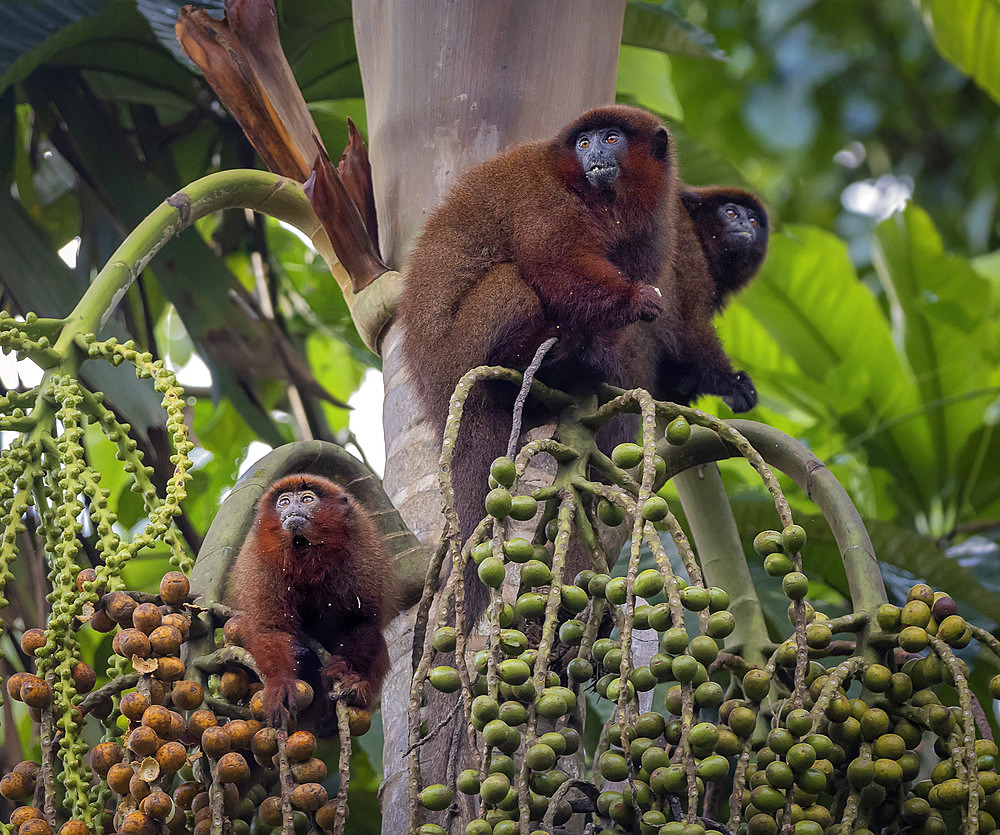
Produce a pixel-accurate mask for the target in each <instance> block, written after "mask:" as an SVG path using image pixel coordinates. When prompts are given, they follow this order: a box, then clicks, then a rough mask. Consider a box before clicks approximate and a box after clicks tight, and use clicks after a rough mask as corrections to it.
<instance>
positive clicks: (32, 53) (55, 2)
mask: <svg viewBox="0 0 1000 835" xmlns="http://www.w3.org/2000/svg"><path fill="white" fill-rule="evenodd" d="M0 33H2V35H0V91H3V90H5V89H6V88H7V87H9V86H10V85H11V84H15V83H17V82H18V81H21V80H23V79H24V78H26V77H27V76H28V75H29V74H31V73H32V72H33V71H34V70H35V69H36V68H37V67H39V66H40V65H42V64H44V63H46V62H48V61H49V60H51V59H52V58H53V56H55V55H58V54H59V53H60V52H62V51H63V50H66V49H69V48H70V47H73V46H76V45H77V44H80V43H84V42H86V41H92V40H96V39H103V40H105V41H106V42H107V41H115V40H117V39H118V38H123V39H126V40H127V39H129V38H149V27H148V26H147V25H146V22H145V21H144V20H143V19H142V17H140V16H139V15H138V14H137V13H136V10H135V5H134V4H133V3H129V2H123V0H14V2H9V3H4V4H3V5H0Z"/></svg>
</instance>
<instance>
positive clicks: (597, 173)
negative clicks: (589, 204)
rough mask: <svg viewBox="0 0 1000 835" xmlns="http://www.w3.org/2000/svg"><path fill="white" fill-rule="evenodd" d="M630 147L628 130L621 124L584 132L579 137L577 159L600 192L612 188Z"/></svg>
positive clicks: (591, 182)
mask: <svg viewBox="0 0 1000 835" xmlns="http://www.w3.org/2000/svg"><path fill="white" fill-rule="evenodd" d="M627 148H628V140H627V139H626V138H625V133H624V131H622V129H621V128H620V127H618V126H617V125H610V126H608V127H603V128H594V129H593V130H584V131H580V133H578V134H577V136H576V158H577V159H578V160H579V162H580V167H581V168H583V173H584V175H585V176H586V178H587V182H588V183H590V184H591V185H592V186H593V187H594V188H596V189H598V190H600V191H611V190H612V189H613V188H614V185H615V182H616V181H617V180H618V175H619V173H620V171H621V161H622V159H623V158H624V156H625V151H626V150H627Z"/></svg>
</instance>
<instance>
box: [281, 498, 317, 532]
mask: <svg viewBox="0 0 1000 835" xmlns="http://www.w3.org/2000/svg"><path fill="white" fill-rule="evenodd" d="M274 506H275V509H276V510H277V511H278V519H280V520H281V527H283V528H284V529H285V530H286V531H288V532H289V533H291V534H293V535H295V534H300V533H302V531H304V530H305V529H306V528H308V527H309V525H311V524H312V521H313V514H314V513H315V512H316V510H317V509H318V507H319V497H318V496H317V495H316V494H315V493H314V492H313V491H312V490H289V491H287V492H285V493H281V494H279V496H278V499H277V501H276V502H275V503H274Z"/></svg>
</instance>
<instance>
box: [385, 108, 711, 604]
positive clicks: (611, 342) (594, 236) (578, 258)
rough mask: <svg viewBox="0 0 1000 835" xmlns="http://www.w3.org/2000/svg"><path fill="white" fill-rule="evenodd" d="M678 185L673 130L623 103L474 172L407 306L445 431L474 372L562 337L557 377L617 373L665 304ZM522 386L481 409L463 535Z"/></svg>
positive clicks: (422, 262) (545, 373)
mask: <svg viewBox="0 0 1000 835" xmlns="http://www.w3.org/2000/svg"><path fill="white" fill-rule="evenodd" d="M676 183H677V175H676V166H675V163H674V157H673V149H672V140H671V137H670V134H669V133H668V131H667V129H666V128H665V127H664V126H663V125H661V124H660V123H659V121H658V120H657V119H655V118H654V117H653V116H651V115H650V114H648V113H646V112H644V111H642V110H637V109H635V108H632V107H623V106H613V107H601V108H598V109H596V110H591V111H589V112H587V113H584V114H583V115H582V116H580V118H578V119H576V120H575V121H574V122H572V123H571V124H570V125H568V126H567V127H566V128H564V129H563V130H562V131H560V133H559V135H558V136H556V137H555V138H554V139H551V140H548V141H545V142H536V143H533V144H528V145H521V146H519V147H516V148H513V149H512V150H510V151H507V152H506V153H503V154H500V155H499V156H497V157H494V158H493V159H490V160H487V161H486V162H484V163H482V164H480V165H479V166H477V167H475V168H472V169H471V170H469V171H467V172H465V173H464V174H463V175H462V176H461V177H460V178H459V179H458V181H457V183H456V184H455V186H454V188H453V189H452V191H451V192H450V193H449V195H448V196H447V198H446V199H445V201H444V203H443V204H442V205H441V206H440V207H438V208H437V209H436V210H435V211H434V213H433V214H432V215H431V216H430V218H429V219H428V221H427V225H426V227H425V229H424V231H423V233H422V234H421V236H420V238H419V240H418V241H417V244H416V248H415V250H414V252H413V254H412V256H411V258H410V261H409V265H408V267H407V269H406V287H405V290H404V293H403V298H402V301H401V304H400V310H399V317H400V322H401V324H402V326H403V343H402V346H403V352H404V356H405V359H406V363H407V365H408V367H409V368H410V370H411V372H412V374H413V378H414V381H415V385H416V390H417V393H418V396H419V398H420V402H421V405H422V407H423V409H424V412H425V414H426V416H427V418H428V419H429V420H431V421H432V422H433V424H434V426H435V429H436V430H437V431H438V432H440V431H442V430H443V428H444V424H445V419H446V417H447V414H448V404H449V399H450V398H451V395H452V391H453V390H454V388H455V384H456V383H457V382H458V380H459V379H460V378H461V377H462V375H463V374H464V373H465V372H466V371H468V370H469V369H470V368H474V367H476V366H478V365H484V364H485V365H494V364H496V365H505V366H509V367H513V368H520V369H523V368H524V367H525V366H526V365H527V364H528V363H529V362H530V360H531V358H532V356H533V354H534V352H535V349H536V348H537V347H538V345H539V344H540V343H541V342H543V341H544V340H545V339H547V338H549V337H551V336H557V337H558V338H559V342H558V343H557V344H556V346H555V347H554V348H553V349H552V351H550V353H549V355H548V356H547V358H546V362H545V363H544V364H543V365H542V368H541V369H540V371H539V375H538V376H539V378H540V379H542V380H543V381H545V382H546V383H549V384H554V385H563V386H572V385H573V384H574V383H575V384H579V383H580V382H581V381H585V382H587V383H588V384H593V383H596V382H599V381H601V380H608V379H613V378H615V377H616V376H617V374H618V373H619V372H620V370H621V368H623V367H624V362H623V356H622V343H621V339H620V336H621V332H622V329H624V328H625V327H627V326H628V325H630V324H632V323H634V322H638V321H647V322H648V321H652V320H653V319H656V318H657V317H658V316H659V314H660V313H661V311H662V309H663V299H662V298H661V293H660V289H659V288H658V287H657V286H656V282H657V280H658V276H659V275H660V273H661V271H663V270H664V269H665V268H666V265H667V264H668V263H669V260H670V250H671V248H672V246H673V240H672V239H673V223H672V220H671V218H672V215H673V214H674V213H676V212H678V211H682V207H681V205H680V202H679V198H678V195H677V185H676ZM696 245H697V244H696ZM480 388H482V387H480ZM513 394H514V392H513V389H512V387H510V386H501V385H500V384H496V385H495V386H493V387H489V388H487V389H486V390H485V391H482V392H478V393H476V394H475V395H474V396H473V397H472V398H470V400H469V401H468V402H467V404H466V408H465V414H464V417H463V429H462V431H461V432H460V434H459V438H458V444H457V447H456V454H455V459H454V468H453V480H454V485H455V500H456V507H457V510H458V515H459V519H460V520H461V528H462V537H463V539H465V538H466V537H468V535H469V534H470V533H471V532H472V530H473V529H474V527H475V525H476V524H477V522H479V520H480V519H482V518H483V516H484V515H485V510H484V508H483V499H484V497H485V495H486V493H487V491H488V489H489V488H488V486H487V481H488V474H489V465H490V463H491V462H492V461H493V459H494V458H495V457H497V456H498V455H501V454H503V453H504V451H505V446H506V438H507V435H508V433H509V431H510V425H511V424H510V420H511V414H510V410H511V404H512V402H513ZM475 585H479V584H478V583H476V584H475ZM470 608H476V604H475V603H473V604H471V605H470ZM480 608H481V607H480Z"/></svg>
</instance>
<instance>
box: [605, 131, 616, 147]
mask: <svg viewBox="0 0 1000 835" xmlns="http://www.w3.org/2000/svg"><path fill="white" fill-rule="evenodd" d="M617 141H618V134H617V133H609V134H608V136H607V139H605V142H607V143H608V144H609V145H614V144H615V143H616V142H617Z"/></svg>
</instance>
